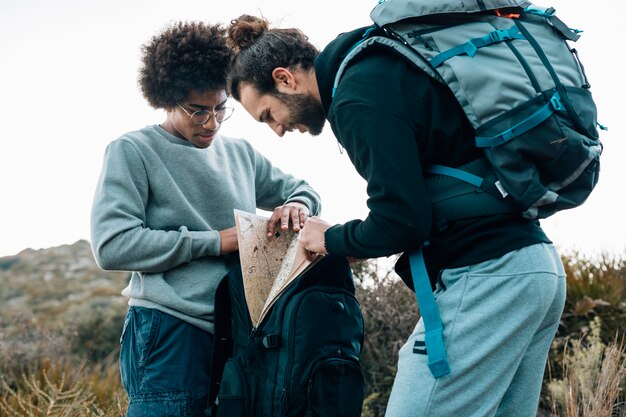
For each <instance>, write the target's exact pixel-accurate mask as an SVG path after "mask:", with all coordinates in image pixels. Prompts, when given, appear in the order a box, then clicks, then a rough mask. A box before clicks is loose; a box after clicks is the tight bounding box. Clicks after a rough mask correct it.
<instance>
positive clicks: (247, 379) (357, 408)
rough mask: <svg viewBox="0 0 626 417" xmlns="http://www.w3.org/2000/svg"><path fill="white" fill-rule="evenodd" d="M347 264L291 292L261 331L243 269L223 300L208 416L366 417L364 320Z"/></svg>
mask: <svg viewBox="0 0 626 417" xmlns="http://www.w3.org/2000/svg"><path fill="white" fill-rule="evenodd" d="M354 292H355V291H354V283H353V279H352V272H351V270H350V266H349V265H348V263H347V261H346V260H345V258H343V257H336V256H327V257H325V258H324V259H322V260H321V261H319V262H318V263H317V264H316V265H315V266H314V267H313V268H311V269H310V270H308V271H307V272H305V273H304V274H302V275H301V276H300V277H298V278H296V279H295V280H294V282H292V283H291V284H289V286H288V287H287V288H286V289H285V291H284V293H283V294H282V295H281V296H280V297H279V298H278V300H277V301H276V302H275V304H274V305H273V306H272V308H271V310H270V312H269V313H268V314H267V315H266V316H265V318H264V319H263V320H262V321H261V323H260V324H259V326H258V327H257V328H253V326H252V321H251V319H250V315H249V312H248V307H247V304H246V300H245V295H244V288H243V278H242V274H241V267H240V265H239V263H238V262H237V263H236V264H235V265H234V266H233V268H232V269H231V272H230V273H229V274H228V275H227V276H226V277H225V279H224V280H222V283H221V284H220V286H219V287H218V290H217V293H216V311H215V314H216V321H215V347H214V352H213V368H212V369H213V376H212V378H211V379H212V381H211V389H210V394H209V401H210V403H211V406H210V411H209V415H212V416H215V417H244V416H246V417H261V416H262V417H276V416H285V417H289V416H307V417H314V416H320V417H340V416H341V417H359V416H360V415H361V409H362V405H363V399H364V382H363V375H362V372H361V366H360V362H359V355H360V352H361V346H362V344H363V333H364V327H363V316H362V314H361V308H360V305H359V303H358V301H357V300H356V298H355V295H354Z"/></svg>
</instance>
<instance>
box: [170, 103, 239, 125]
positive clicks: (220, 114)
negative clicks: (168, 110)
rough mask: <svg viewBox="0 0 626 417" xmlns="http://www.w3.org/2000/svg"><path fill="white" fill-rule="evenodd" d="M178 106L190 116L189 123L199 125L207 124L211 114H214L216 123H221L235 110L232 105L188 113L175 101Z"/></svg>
mask: <svg viewBox="0 0 626 417" xmlns="http://www.w3.org/2000/svg"><path fill="white" fill-rule="evenodd" d="M176 104H177V105H178V107H180V108H181V109H182V110H183V111H184V112H185V114H186V115H187V116H189V117H190V118H191V123H193V124H194V125H196V126H201V125H204V124H207V123H208V122H209V120H211V116H213V115H215V120H216V121H217V122H218V123H222V122H223V121H224V120H227V119H228V118H229V117H230V116H232V114H233V111H234V110H235V109H234V108H232V107H222V108H221V109H217V110H214V111H211V110H198V111H195V112H193V113H191V114H190V113H189V112H188V111H187V110H185V108H184V107H183V106H181V105H180V104H178V103H176Z"/></svg>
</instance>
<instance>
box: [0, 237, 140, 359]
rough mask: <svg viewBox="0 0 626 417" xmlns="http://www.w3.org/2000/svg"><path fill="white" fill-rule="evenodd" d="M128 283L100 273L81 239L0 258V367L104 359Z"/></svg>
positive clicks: (121, 275) (116, 330)
mask: <svg viewBox="0 0 626 417" xmlns="http://www.w3.org/2000/svg"><path fill="white" fill-rule="evenodd" d="M128 279H129V273H128V272H108V271H102V270H101V269H100V268H99V267H98V266H97V265H96V262H95V260H94V258H93V254H92V252H91V248H90V246H89V242H87V241H85V240H80V241H77V242H76V243H74V244H71V245H63V246H58V247H53V248H48V249H41V250H32V249H26V250H24V251H22V252H20V253H18V254H17V255H15V256H9V257H2V258H0V305H2V309H1V310H0V365H7V364H8V363H10V364H12V365H14V366H19V365H24V366H27V365H28V364H29V363H33V362H36V361H37V359H39V358H43V357H47V358H50V357H53V358H54V357H57V358H59V359H60V358H64V357H66V356H67V355H68V354H72V353H75V354H86V355H87V357H88V358H89V359H91V360H94V361H96V360H99V359H101V358H102V357H104V356H106V355H107V354H109V353H110V352H111V351H112V350H114V349H115V346H114V345H112V342H111V340H115V339H116V338H115V337H112V335H113V334H115V333H119V332H121V327H122V324H123V319H124V315H125V313H126V309H127V307H126V301H127V300H126V299H125V297H123V296H121V295H120V292H121V290H122V289H123V288H124V287H125V286H126V284H127V282H128Z"/></svg>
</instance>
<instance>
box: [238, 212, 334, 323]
mask: <svg viewBox="0 0 626 417" xmlns="http://www.w3.org/2000/svg"><path fill="white" fill-rule="evenodd" d="M268 220H269V218H267V217H263V216H260V215H257V214H252V213H248V212H245V211H241V210H235V223H236V225H237V239H238V241H239V258H240V260H241V272H242V275H243V286H244V290H245V295H246V303H247V304H248V311H249V312H250V318H251V319H252V324H253V325H254V326H255V327H256V326H257V325H258V324H259V323H260V322H261V320H263V317H264V316H265V314H266V313H267V312H268V311H269V309H270V308H271V307H272V305H273V304H274V302H275V301H276V299H277V298H278V297H279V296H280V294H281V293H282V292H283V290H284V289H285V288H286V287H287V285H289V283H290V282H292V281H293V280H294V279H295V278H297V277H298V276H299V275H300V274H302V273H303V272H305V271H306V270H308V269H309V268H310V267H311V266H313V265H314V264H315V263H316V262H317V261H318V260H319V259H321V257H322V255H318V256H317V257H316V258H315V259H313V261H309V260H307V258H306V254H305V250H304V248H302V247H301V246H300V245H299V244H298V243H299V242H298V237H299V234H298V233H296V232H294V231H293V230H291V229H289V230H288V231H282V230H280V229H278V231H277V232H276V233H275V234H274V236H270V237H268V236H267V222H268Z"/></svg>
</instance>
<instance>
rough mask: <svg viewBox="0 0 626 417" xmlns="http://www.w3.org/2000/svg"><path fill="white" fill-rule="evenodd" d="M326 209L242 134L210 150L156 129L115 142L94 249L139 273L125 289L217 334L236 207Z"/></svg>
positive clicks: (95, 214)
mask: <svg viewBox="0 0 626 417" xmlns="http://www.w3.org/2000/svg"><path fill="white" fill-rule="evenodd" d="M290 201H299V202H302V203H304V204H305V205H306V206H307V207H309V210H310V212H311V214H312V215H316V214H319V211H320V201H319V196H318V194H317V193H316V192H315V191H314V190H313V188H311V186H309V185H308V184H307V183H306V182H305V181H302V180H298V179H295V178H294V177H292V176H290V175H288V174H285V173H283V172H282V171H281V170H279V169H278V168H276V167H273V166H272V165H271V163H270V162H269V161H268V160H267V159H266V158H265V157H263V156H262V155H261V154H260V153H259V152H257V151H256V150H255V149H253V148H252V146H251V145H250V144H249V143H248V142H247V141H245V140H243V139H233V138H228V137H224V136H218V137H216V138H215V140H214V141H213V143H212V145H211V146H210V147H209V148H206V149H199V148H196V147H194V146H193V145H192V144H191V143H190V142H187V141H185V140H182V139H179V138H177V137H175V136H173V135H171V134H169V133H168V132H166V131H165V130H164V129H162V128H161V127H159V126H157V125H155V126H148V127H145V128H143V129H141V130H138V131H135V132H130V133H127V134H125V135H123V136H122V137H120V138H119V139H117V140H115V141H113V142H111V143H110V144H109V145H108V147H107V149H106V152H105V156H104V164H103V167H102V172H101V174H100V179H99V181H98V184H97V188H96V192H95V197H94V201H93V206H92V212H91V245H92V250H93V253H94V256H95V259H96V262H97V263H98V265H99V266H100V267H101V268H102V269H105V270H122V271H132V275H131V278H130V283H129V285H128V286H127V287H126V288H125V289H124V290H123V291H122V294H123V295H125V296H127V297H129V305H131V306H140V307H147V308H154V309H158V310H161V311H163V312H165V313H168V314H170V315H172V316H175V317H178V318H180V319H181V320H184V321H186V322H189V323H191V324H193V325H196V326H198V327H200V328H202V329H204V330H206V331H208V332H212V331H213V312H214V293H215V289H216V287H217V284H218V283H219V281H220V279H221V278H222V277H223V276H224V275H225V274H226V272H227V267H226V265H225V262H224V257H223V256H220V254H219V252H220V236H219V232H218V231H219V230H223V229H227V228H230V227H233V226H234V225H235V219H234V215H233V209H239V210H244V211H248V212H252V213H254V212H255V211H256V208H257V207H258V208H261V209H265V210H273V209H274V208H275V207H277V206H280V205H282V204H284V203H286V202H290Z"/></svg>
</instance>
